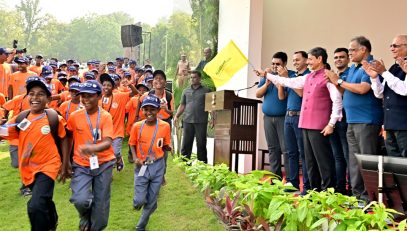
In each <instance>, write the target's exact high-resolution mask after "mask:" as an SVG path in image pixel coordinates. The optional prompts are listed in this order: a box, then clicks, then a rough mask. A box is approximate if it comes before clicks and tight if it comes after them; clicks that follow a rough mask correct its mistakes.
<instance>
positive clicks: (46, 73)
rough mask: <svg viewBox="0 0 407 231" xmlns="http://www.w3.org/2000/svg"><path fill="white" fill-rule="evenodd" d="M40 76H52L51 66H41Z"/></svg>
mask: <svg viewBox="0 0 407 231" xmlns="http://www.w3.org/2000/svg"><path fill="white" fill-rule="evenodd" d="M41 77H43V78H53V77H54V74H53V70H52V67H51V66H43V67H42V71H41Z"/></svg>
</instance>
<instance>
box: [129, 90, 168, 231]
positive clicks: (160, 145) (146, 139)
mask: <svg viewBox="0 0 407 231" xmlns="http://www.w3.org/2000/svg"><path fill="white" fill-rule="evenodd" d="M141 108H142V110H143V113H144V114H145V116H146V119H145V120H143V121H139V122H137V123H135V124H134V125H133V127H132V129H131V133H130V139H129V145H130V149H131V152H132V154H133V157H134V160H135V163H136V169H135V172H134V182H135V183H134V198H133V206H134V208H135V209H137V210H140V209H141V208H142V207H143V212H142V214H141V217H140V219H139V221H138V223H137V226H136V229H137V230H145V228H146V226H147V223H148V220H149V218H150V216H151V214H152V213H153V212H154V211H155V209H156V208H157V197H158V193H159V191H160V188H161V184H162V181H163V178H164V172H165V160H164V152H165V151H172V148H171V140H170V139H171V131H170V125H169V124H168V123H166V122H164V121H162V120H160V119H158V118H157V113H158V111H159V108H160V99H159V98H158V97H157V96H154V95H149V96H146V97H145V98H144V99H143V102H142V105H141Z"/></svg>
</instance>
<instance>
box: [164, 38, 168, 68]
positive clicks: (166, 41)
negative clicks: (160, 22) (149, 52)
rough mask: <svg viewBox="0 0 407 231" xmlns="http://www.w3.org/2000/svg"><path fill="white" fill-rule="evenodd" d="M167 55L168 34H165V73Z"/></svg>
mask: <svg viewBox="0 0 407 231" xmlns="http://www.w3.org/2000/svg"><path fill="white" fill-rule="evenodd" d="M167 54H168V34H165V59H164V72H167Z"/></svg>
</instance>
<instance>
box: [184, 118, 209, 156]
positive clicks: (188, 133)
mask: <svg viewBox="0 0 407 231" xmlns="http://www.w3.org/2000/svg"><path fill="white" fill-rule="evenodd" d="M182 128H183V129H182V133H183V134H182V145H181V154H182V155H183V156H185V157H187V158H188V159H190V158H191V152H192V146H193V143H194V138H195V137H196V147H197V155H198V160H200V161H203V162H205V163H208V154H207V151H206V131H207V128H208V123H185V122H183V123H182Z"/></svg>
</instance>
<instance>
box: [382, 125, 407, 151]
mask: <svg viewBox="0 0 407 231" xmlns="http://www.w3.org/2000/svg"><path fill="white" fill-rule="evenodd" d="M386 150H387V154H388V155H389V156H396V157H407V131H395V130H387V131H386Z"/></svg>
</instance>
